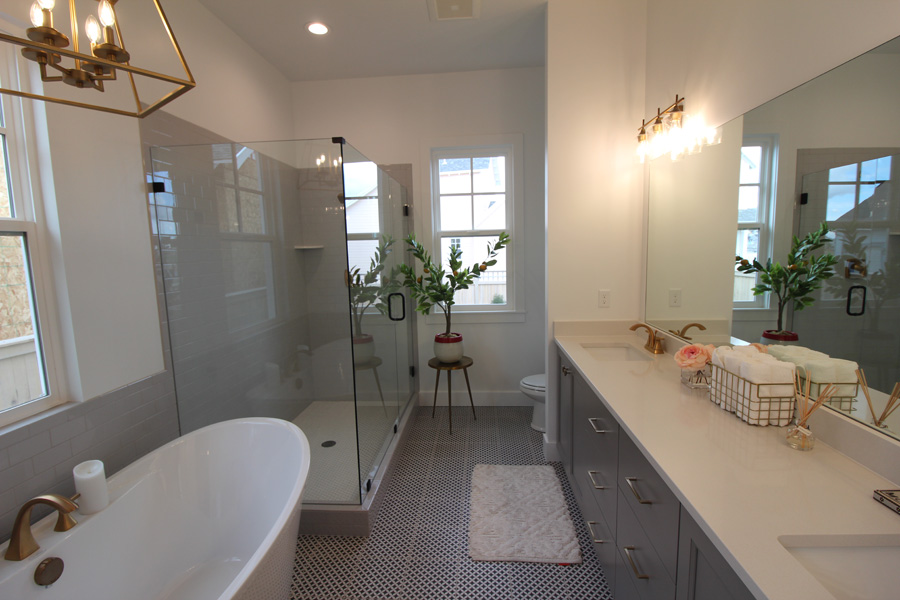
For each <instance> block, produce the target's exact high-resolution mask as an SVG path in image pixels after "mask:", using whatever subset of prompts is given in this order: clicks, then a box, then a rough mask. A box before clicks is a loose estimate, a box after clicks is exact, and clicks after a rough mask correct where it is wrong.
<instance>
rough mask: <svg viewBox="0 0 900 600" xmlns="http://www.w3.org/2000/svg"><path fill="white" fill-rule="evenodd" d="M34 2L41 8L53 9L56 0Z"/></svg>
mask: <svg viewBox="0 0 900 600" xmlns="http://www.w3.org/2000/svg"><path fill="white" fill-rule="evenodd" d="M35 4H40V5H41V8H45V9H47V10H53V7H54V6H56V0H37V2H35Z"/></svg>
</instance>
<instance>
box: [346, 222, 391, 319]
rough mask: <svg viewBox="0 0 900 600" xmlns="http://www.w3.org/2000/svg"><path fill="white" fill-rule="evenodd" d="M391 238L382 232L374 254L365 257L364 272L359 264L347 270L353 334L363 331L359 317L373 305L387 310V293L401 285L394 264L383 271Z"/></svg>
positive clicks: (379, 309)
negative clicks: (366, 262) (382, 234)
mask: <svg viewBox="0 0 900 600" xmlns="http://www.w3.org/2000/svg"><path fill="white" fill-rule="evenodd" d="M394 241H395V240H394V238H393V237H391V236H389V235H384V236H382V238H381V239H380V240H379V241H378V247H376V248H375V254H374V255H373V256H372V258H371V259H370V260H369V270H368V271H366V272H365V273H360V268H359V267H354V268H353V269H351V270H350V275H349V281H348V286H349V288H350V306H351V309H352V311H353V332H354V335H356V336H360V335H363V330H362V318H363V315H364V314H365V313H366V310H368V309H369V308H375V309H377V310H378V312H380V313H381V314H387V311H388V304H387V297H388V296H389V295H390V294H393V293H395V292H397V291H399V290H400V288H401V284H400V279H399V277H398V275H399V273H398V269H397V267H393V268H392V269H391V270H390V271H389V272H388V273H385V272H384V269H385V267H386V263H387V258H388V256H389V255H390V254H391V252H393V250H392V248H391V246H393V245H394ZM379 277H380V278H381V281H379Z"/></svg>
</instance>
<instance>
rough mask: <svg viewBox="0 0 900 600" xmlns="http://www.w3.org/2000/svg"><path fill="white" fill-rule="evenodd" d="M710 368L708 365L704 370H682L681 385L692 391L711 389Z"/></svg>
mask: <svg viewBox="0 0 900 600" xmlns="http://www.w3.org/2000/svg"><path fill="white" fill-rule="evenodd" d="M710 377H711V374H710V368H709V365H706V366H705V367H703V368H702V369H682V370H681V385H683V386H685V387H689V388H691V389H705V390H708V389H709V381H710Z"/></svg>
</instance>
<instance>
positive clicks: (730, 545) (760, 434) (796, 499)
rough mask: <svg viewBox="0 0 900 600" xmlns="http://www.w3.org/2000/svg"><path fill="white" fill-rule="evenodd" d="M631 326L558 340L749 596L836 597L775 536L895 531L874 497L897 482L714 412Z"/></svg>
mask: <svg viewBox="0 0 900 600" xmlns="http://www.w3.org/2000/svg"><path fill="white" fill-rule="evenodd" d="M638 333H640V336H638V335H630V334H627V335H603V336H566V335H557V336H556V343H557V345H558V347H559V348H560V350H561V351H562V352H563V353H564V354H565V355H566V356H567V357H568V358H569V359H570V360H571V361H572V363H573V365H574V366H575V368H576V369H577V371H578V372H579V373H580V374H581V375H582V376H583V377H584V379H585V380H586V381H587V383H588V384H589V385H590V387H591V388H592V389H593V390H594V391H595V392H596V393H597V394H598V395H600V396H601V397H602V398H603V399H604V401H605V402H606V405H607V407H608V408H609V409H610V410H611V411H612V413H613V414H614V415H615V417H616V418H617V419H618V421H619V423H620V424H621V426H622V427H623V428H624V429H625V430H626V431H627V432H628V434H629V435H631V437H632V439H633V440H634V441H635V443H636V444H637V445H638V447H639V448H640V449H641V451H642V452H643V453H644V455H645V456H646V457H647V459H648V460H649V461H650V462H651V463H652V464H653V466H654V467H655V468H656V469H657V471H658V472H659V474H660V475H661V476H662V477H663V479H664V480H665V481H666V482H667V483H668V484H669V485H670V486H671V488H672V490H673V492H674V493H675V494H676V496H678V499H679V500H680V501H681V503H682V504H683V505H684V507H685V508H686V509H687V510H688V512H689V513H690V514H691V515H692V516H693V517H694V519H695V520H696V521H697V522H698V524H699V525H700V527H701V528H702V529H703V530H704V532H705V533H706V534H707V535H708V536H709V538H710V539H711V540H712V542H713V543H714V544H715V545H716V547H717V548H718V549H719V551H720V552H721V553H722V555H723V556H724V557H725V559H726V560H727V561H728V562H729V563H730V564H731V565H732V567H733V568H734V570H735V571H736V572H737V574H738V575H739V576H740V577H741V579H742V580H743V581H744V583H745V584H746V585H747V587H748V588H749V589H750V591H751V592H752V593H753V594H754V595H755V596H756V597H757V598H760V599H768V600H796V599H797V598H809V599H816V600H829V599H831V598H833V596H832V595H831V594H830V593H829V592H828V591H827V590H826V589H825V588H824V587H823V586H822V585H821V584H820V583H819V581H818V580H817V579H815V578H814V577H813V576H812V575H811V574H810V573H809V572H808V571H807V570H806V569H805V568H804V567H803V566H801V565H800V563H799V562H798V561H797V560H796V559H795V558H794V557H793V555H791V554H790V553H789V552H788V551H787V550H786V549H785V548H784V547H783V546H782V545H781V543H779V541H778V538H779V536H798V535H819V534H853V535H859V534H885V533H887V534H900V515H897V514H894V513H893V512H891V511H890V510H889V509H887V508H885V507H883V506H880V505H879V504H878V503H877V502H876V501H875V500H873V499H872V492H873V490H875V489H886V488H887V489H890V488H896V487H897V486H896V485H894V484H892V483H891V482H890V481H888V480H886V479H884V478H883V477H880V476H879V475H877V474H875V473H874V472H872V471H870V470H868V469H866V468H865V467H863V466H861V465H860V464H859V463H856V462H854V461H853V460H851V459H849V458H847V457H846V456H845V455H843V454H841V453H839V452H837V451H836V450H834V449H833V448H831V447H829V446H827V445H825V444H823V443H822V442H821V440H820V441H818V442H817V444H816V447H815V448H814V449H813V450H812V451H811V452H800V451H797V450H794V449H792V448H790V447H789V446H788V445H787V443H786V441H785V433H786V428H784V427H773V426H768V427H758V426H752V425H747V424H746V423H744V422H743V421H741V420H740V419H739V418H737V417H735V416H734V414H732V413H728V412H726V411H724V410H721V409H720V408H719V407H718V406H716V405H715V404H713V403H712V402H710V400H709V393H708V391H703V390H689V389H687V388H686V387H684V386H682V385H681V383H680V380H679V375H680V370H679V368H678V366H677V365H676V364H675V362H674V360H673V359H672V354H671V353H670V352H667V353H666V354H664V355H660V356H652V355H651V354H650V353H649V352H646V351H645V350H643V348H642V345H643V339H644V337H645V336H646V333H645V332H642V331H641V332H638ZM590 343H628V344H631V345H634V346H635V347H636V348H638V349H640V351H641V352H645V353H646V354H647V356H652V358H651V360H650V361H647V362H624V361H599V360H596V359H594V358H593V357H591V356H590V355H589V354H588V352H587V351H586V350H585V349H584V347H582V344H590ZM898 598H900V590H898Z"/></svg>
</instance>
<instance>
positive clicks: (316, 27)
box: [306, 23, 328, 35]
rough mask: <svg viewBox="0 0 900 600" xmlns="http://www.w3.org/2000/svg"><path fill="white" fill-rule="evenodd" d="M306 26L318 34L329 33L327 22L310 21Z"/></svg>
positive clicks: (311, 31)
mask: <svg viewBox="0 0 900 600" xmlns="http://www.w3.org/2000/svg"><path fill="white" fill-rule="evenodd" d="M306 28H307V29H308V30H309V32H310V33H314V34H316V35H325V34H326V33H328V27H327V26H326V25H325V23H308V24H307V25H306Z"/></svg>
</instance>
